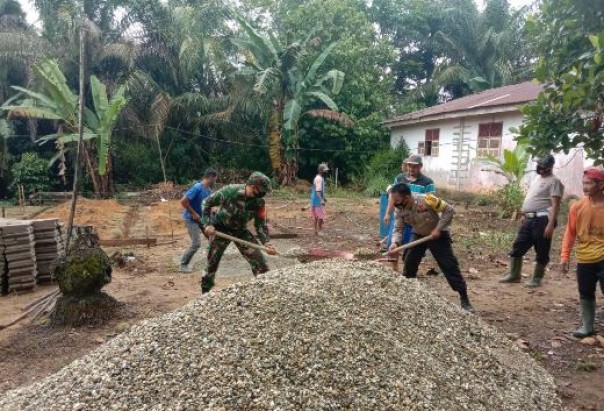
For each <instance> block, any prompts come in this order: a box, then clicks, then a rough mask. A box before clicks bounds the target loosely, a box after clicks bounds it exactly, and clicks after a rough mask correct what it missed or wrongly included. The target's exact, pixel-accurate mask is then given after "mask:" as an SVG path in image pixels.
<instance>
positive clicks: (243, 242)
mask: <svg viewBox="0 0 604 411" xmlns="http://www.w3.org/2000/svg"><path fill="white" fill-rule="evenodd" d="M213 235H215V236H216V237H220V238H224V239H225V240H231V241H234V242H236V243H239V244H241V245H244V246H246V247H250V248H254V249H256V250H261V251H264V252H266V253H268V252H269V249H268V248H266V247H264V246H261V245H260V244H256V243H251V242H249V241H245V240H242V239H241V238H238V237H233V236H232V235H228V234H225V233H221V232H220V231H214V234H213Z"/></svg>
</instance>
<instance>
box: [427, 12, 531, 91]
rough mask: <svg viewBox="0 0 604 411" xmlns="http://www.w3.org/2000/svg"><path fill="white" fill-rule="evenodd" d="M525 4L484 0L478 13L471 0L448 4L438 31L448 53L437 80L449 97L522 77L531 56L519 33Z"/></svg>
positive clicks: (503, 83) (438, 70)
mask: <svg viewBox="0 0 604 411" xmlns="http://www.w3.org/2000/svg"><path fill="white" fill-rule="evenodd" d="M524 13H525V9H519V10H516V11H513V10H511V9H510V7H509V4H508V1H507V0H488V1H487V2H486V7H485V9H484V11H483V12H482V13H480V12H478V10H476V6H475V4H474V3H473V2H469V3H468V2H461V3H455V4H451V5H449V8H448V9H447V13H446V16H447V17H446V20H447V21H446V24H445V26H444V28H443V30H442V31H441V32H440V33H439V38H440V42H441V45H442V47H443V50H444V53H445V55H446V56H447V57H446V59H445V61H444V62H443V63H442V64H441V65H440V66H439V67H438V68H437V70H436V74H435V77H436V78H435V80H436V82H437V84H439V85H441V86H442V87H444V88H445V89H446V90H447V91H448V92H449V93H450V94H451V96H452V97H460V96H462V95H465V94H468V93H470V92H478V91H482V90H486V89H489V88H494V87H499V86H502V85H506V84H511V83H514V82H516V81H518V80H522V79H525V78H526V77H527V76H528V75H529V74H530V69H529V68H530V56H529V55H528V54H529V53H528V50H527V46H526V45H524V44H523V43H525V42H524V41H523V36H522V30H523V21H524Z"/></svg>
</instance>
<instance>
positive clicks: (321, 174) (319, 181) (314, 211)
mask: <svg viewBox="0 0 604 411" xmlns="http://www.w3.org/2000/svg"><path fill="white" fill-rule="evenodd" d="M327 173H329V167H328V166H327V164H325V163H321V164H319V167H318V168H317V175H316V176H315V179H314V181H313V183H312V189H311V191H310V217H311V218H312V219H313V227H314V230H315V235H319V232H320V231H321V230H323V221H324V220H325V203H326V202H327V200H326V199H325V176H327Z"/></svg>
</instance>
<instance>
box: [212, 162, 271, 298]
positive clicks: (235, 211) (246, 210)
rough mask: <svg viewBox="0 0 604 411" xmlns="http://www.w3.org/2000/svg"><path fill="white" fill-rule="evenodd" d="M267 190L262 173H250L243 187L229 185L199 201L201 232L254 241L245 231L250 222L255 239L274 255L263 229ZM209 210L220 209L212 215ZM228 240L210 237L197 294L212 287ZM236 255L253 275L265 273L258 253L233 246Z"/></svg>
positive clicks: (243, 247) (264, 262)
mask: <svg viewBox="0 0 604 411" xmlns="http://www.w3.org/2000/svg"><path fill="white" fill-rule="evenodd" d="M270 189H271V182H270V179H269V178H268V177H267V176H265V175H264V174H262V173H259V172H254V173H252V175H251V176H250V178H249V179H248V181H247V184H231V185H228V186H226V187H223V188H222V189H220V190H219V191H217V192H215V193H213V194H212V195H210V196H209V197H208V198H206V199H205V200H204V202H203V213H202V216H203V217H202V219H201V222H202V224H203V226H204V233H205V234H206V235H208V236H209V237H212V236H213V234H214V232H215V231H216V230H218V231H220V232H222V233H225V234H230V235H232V236H234V237H237V238H240V239H242V240H246V241H250V242H256V238H255V237H254V235H253V234H252V233H251V232H250V230H248V229H247V223H248V222H249V221H251V220H252V219H253V220H254V226H255V227H256V233H257V238H258V240H259V241H260V242H261V243H262V244H264V246H265V247H267V248H268V249H269V252H268V253H269V254H271V255H274V254H276V250H275V248H274V247H273V246H272V245H271V244H270V243H269V238H268V229H267V226H266V205H265V202H264V199H263V197H264V196H265V195H266V193H268V192H269V191H270ZM213 207H220V208H219V209H218V210H217V211H216V212H215V213H214V214H212V208H213ZM230 242H231V241H230V240H226V239H224V238H219V237H214V238H213V240H212V241H211V242H210V245H209V247H208V262H207V268H206V270H205V272H204V274H203V276H202V277H201V292H202V294H203V293H207V292H208V291H210V289H211V288H212V287H214V279H215V277H216V271H217V270H218V265H219V264H220V259H221V258H222V255H223V254H224V251H225V250H226V248H227V247H228V245H229V244H230ZM235 245H236V246H237V248H238V249H239V252H240V253H241V255H243V257H244V258H245V259H246V261H247V262H248V263H249V264H250V266H251V268H252V273H253V274H254V276H256V275H258V274H262V273H265V272H267V271H268V265H267V264H266V259H265V258H264V255H263V254H262V253H261V252H260V250H256V249H253V248H249V247H246V246H244V245H241V244H237V243H235Z"/></svg>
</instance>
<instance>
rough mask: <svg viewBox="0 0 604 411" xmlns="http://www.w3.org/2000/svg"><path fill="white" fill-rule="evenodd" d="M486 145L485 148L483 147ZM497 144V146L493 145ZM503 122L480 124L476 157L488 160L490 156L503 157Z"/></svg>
mask: <svg viewBox="0 0 604 411" xmlns="http://www.w3.org/2000/svg"><path fill="white" fill-rule="evenodd" d="M482 143H485V144H486V146H485V147H481V145H485V144H482ZM493 143H495V144H493ZM502 144H503V121H491V122H489V123H478V136H477V139H476V157H480V158H486V157H487V156H488V155H492V156H493V157H498V158H499V157H501V155H502V154H503V150H502V148H501V146H502Z"/></svg>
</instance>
